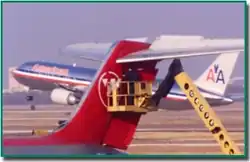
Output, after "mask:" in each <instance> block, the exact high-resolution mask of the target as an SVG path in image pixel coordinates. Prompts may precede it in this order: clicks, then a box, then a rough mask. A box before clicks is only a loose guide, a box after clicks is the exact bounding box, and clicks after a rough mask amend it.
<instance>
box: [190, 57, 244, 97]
mask: <svg viewBox="0 0 250 162" xmlns="http://www.w3.org/2000/svg"><path fill="white" fill-rule="evenodd" d="M239 54H240V52H232V53H225V54H224V53H222V54H220V55H219V56H218V57H217V58H216V59H215V60H214V61H213V63H212V64H211V65H210V66H209V67H208V68H207V69H206V70H205V72H204V73H202V74H201V76H200V77H199V78H198V79H197V80H196V81H195V83H196V85H198V86H200V87H202V89H204V90H209V91H212V92H214V93H217V94H219V95H224V94H225V91H226V88H227V85H228V83H229V80H230V77H231V75H232V72H233V70H234V67H235V64H236V61H237V58H238V56H239Z"/></svg>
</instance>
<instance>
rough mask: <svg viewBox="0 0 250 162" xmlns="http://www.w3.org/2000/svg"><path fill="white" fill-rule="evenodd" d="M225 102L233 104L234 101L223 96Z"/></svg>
mask: <svg viewBox="0 0 250 162" xmlns="http://www.w3.org/2000/svg"><path fill="white" fill-rule="evenodd" d="M222 102H223V104H225V105H227V104H232V103H233V102H234V101H233V100H232V99H231V98H223V100H222Z"/></svg>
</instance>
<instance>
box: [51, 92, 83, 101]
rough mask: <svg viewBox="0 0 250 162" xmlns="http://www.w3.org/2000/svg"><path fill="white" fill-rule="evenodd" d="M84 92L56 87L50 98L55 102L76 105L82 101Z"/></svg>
mask: <svg viewBox="0 0 250 162" xmlns="http://www.w3.org/2000/svg"><path fill="white" fill-rule="evenodd" d="M81 97H82V94H79V92H77V93H75V92H72V91H68V90H65V89H63V88H56V89H54V90H53V91H52V92H51V95H50V98H51V100H52V101H53V102H55V103H58V104H64V105H76V104H78V103H79V102H80V100H81Z"/></svg>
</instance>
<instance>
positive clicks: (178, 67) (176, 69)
mask: <svg viewBox="0 0 250 162" xmlns="http://www.w3.org/2000/svg"><path fill="white" fill-rule="evenodd" d="M182 71H183V67H182V64H181V61H180V59H174V60H173V62H172V63H171V64H170V66H169V69H168V74H167V76H166V77H165V79H164V80H163V81H162V83H161V84H160V86H159V88H158V89H157V91H156V92H155V94H154V95H153V96H152V98H151V101H150V102H151V103H150V105H152V104H153V105H152V106H158V104H159V102H160V100H161V98H163V97H166V96H167V94H168V93H169V92H170V90H171V88H172V87H173V85H174V82H175V76H176V75H178V74H179V73H180V72H182ZM152 102H153V103H152Z"/></svg>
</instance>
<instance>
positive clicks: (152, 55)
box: [116, 45, 244, 63]
mask: <svg viewBox="0 0 250 162" xmlns="http://www.w3.org/2000/svg"><path fill="white" fill-rule="evenodd" d="M241 51H244V45H236V46H231V47H228V46H224V47H198V48H188V49H166V50H152V49H149V50H144V51H139V52H135V53H133V54H131V55H128V56H125V57H123V58H119V59H117V60H116V62H117V63H129V62H142V61H160V60H164V59H174V58H185V57H197V56H205V55H218V54H221V53H232V52H241Z"/></svg>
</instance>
